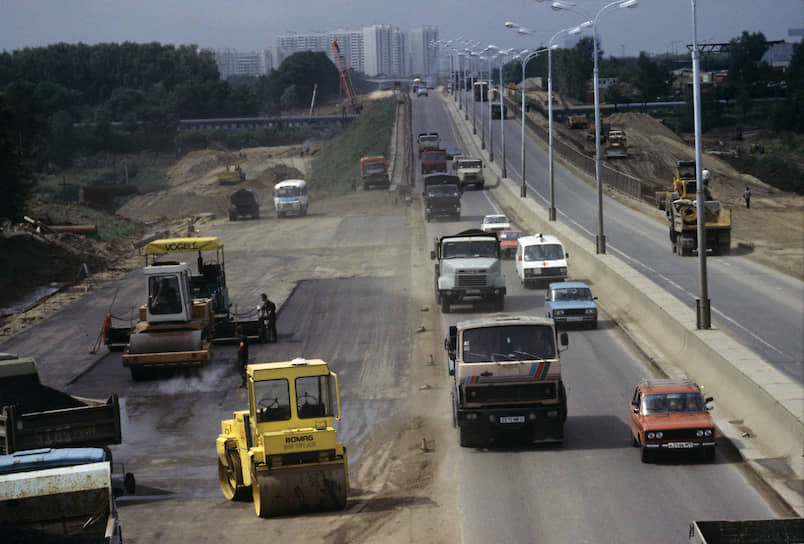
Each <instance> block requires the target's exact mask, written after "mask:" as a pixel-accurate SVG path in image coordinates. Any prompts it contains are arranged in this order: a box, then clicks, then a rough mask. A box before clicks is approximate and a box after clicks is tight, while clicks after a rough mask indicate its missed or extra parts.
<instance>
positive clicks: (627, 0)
mask: <svg viewBox="0 0 804 544" xmlns="http://www.w3.org/2000/svg"><path fill="white" fill-rule="evenodd" d="M536 1H537V2H541V1H543V0H536ZM550 5H551V7H552V8H553V9H554V10H556V11H559V10H562V9H563V10H568V11H574V12H576V13H580V14H581V15H583V16H586V15H585V14H584V13H583V12H582V11H580V10H578V9H577V8H576V7H575V4H571V3H569V2H561V1H558V0H556V1H554V2H553V3H552V4H550ZM636 5H637V0H615V1H614V2H609V3H608V4H605V5H604V6H603V7H601V8H600V9H599V10H598V12H597V14H596V15H595V16H594V17H593V18H591V24H589V22H587V23H586V24H585V26H587V27H588V26H591V27H592V42H593V45H594V57H595V58H594V69H593V74H594V90H595V183H596V185H597V237H596V239H595V240H596V247H597V253H599V254H605V253H606V235H605V233H604V231H603V184H602V181H601V179H600V166H601V165H600V88H599V87H600V85H599V81H598V66H597V65H598V61H597V57H598V55H599V53H598V48H597V21H598V19H599V18H600V16H601V15H602V14H603V12H604V11H606V10H607V9H609V8H612V7H620V8H633V7H636Z"/></svg>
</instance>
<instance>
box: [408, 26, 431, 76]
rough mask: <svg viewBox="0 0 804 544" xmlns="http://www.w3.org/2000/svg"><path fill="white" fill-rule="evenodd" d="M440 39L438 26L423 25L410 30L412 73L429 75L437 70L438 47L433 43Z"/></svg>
mask: <svg viewBox="0 0 804 544" xmlns="http://www.w3.org/2000/svg"><path fill="white" fill-rule="evenodd" d="M436 40H438V27H437V26H422V27H421V28H414V29H413V30H411V31H410V44H409V50H410V59H411V64H410V67H409V69H410V73H411V74H415V75H422V76H427V75H430V74H431V73H433V72H434V71H437V69H438V67H437V66H436V65H435V62H436V59H437V58H438V49H437V48H434V47H433V45H432V43H433V42H435V41H436Z"/></svg>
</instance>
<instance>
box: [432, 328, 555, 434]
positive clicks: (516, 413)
mask: <svg viewBox="0 0 804 544" xmlns="http://www.w3.org/2000/svg"><path fill="white" fill-rule="evenodd" d="M559 343H560V346H561V347H566V346H567V345H568V343H569V341H568V337H567V333H566V332H563V333H561V335H560V336H558V335H557V334H556V329H555V324H554V322H553V320H552V319H549V318H544V317H535V316H526V315H519V316H513V315H510V316H509V315H497V316H490V317H486V318H481V319H474V320H469V321H461V322H459V323H457V324H456V325H452V326H450V327H449V334H448V336H447V338H446V340H445V342H444V348H445V349H446V351H447V356H448V359H449V363H448V366H449V374H450V375H451V376H453V387H452V416H453V424H454V425H455V426H456V427H457V428H458V437H459V442H460V445H461V446H463V447H484V446H487V445H489V444H492V443H494V442H496V441H498V440H500V439H506V438H512V437H516V438H520V439H524V440H527V441H528V442H530V443H540V442H563V440H564V422H565V421H566V419H567V392H566V389H565V387H564V382H563V381H562V379H561V361H560V358H559V352H560V351H561V347H560V346H559Z"/></svg>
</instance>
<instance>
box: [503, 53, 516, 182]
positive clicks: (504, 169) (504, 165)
mask: <svg viewBox="0 0 804 544" xmlns="http://www.w3.org/2000/svg"><path fill="white" fill-rule="evenodd" d="M513 51H514V50H513V49H506V50H505V51H501V52H500V149H501V150H502V177H503V179H505V178H507V177H508V167H507V165H506V162H505V125H504V122H505V106H504V104H505V100H504V97H503V64H505V58H506V57H507V56H508V55H510V54H511V53H513Z"/></svg>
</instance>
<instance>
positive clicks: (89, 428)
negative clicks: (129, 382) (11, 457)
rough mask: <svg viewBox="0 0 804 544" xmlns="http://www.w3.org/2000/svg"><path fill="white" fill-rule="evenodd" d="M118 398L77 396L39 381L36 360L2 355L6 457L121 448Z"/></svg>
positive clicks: (0, 419) (0, 433)
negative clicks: (21, 453) (45, 450)
mask: <svg viewBox="0 0 804 544" xmlns="http://www.w3.org/2000/svg"><path fill="white" fill-rule="evenodd" d="M121 441H122V435H121V431H120V403H119V401H118V398H117V395H116V394H112V395H110V396H109V398H108V399H106V400H105V401H104V400H96V399H88V398H83V397H74V396H72V395H68V394H67V393H63V392H61V391H58V390H56V389H53V388H51V387H48V386H46V385H43V384H42V383H41V382H40V381H39V370H38V368H37V365H36V361H35V360H34V358H33V357H25V356H17V355H15V354H11V353H0V455H7V454H10V453H14V452H17V451H22V450H33V449H37V448H70V447H106V446H109V445H112V444H120V442H121Z"/></svg>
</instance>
